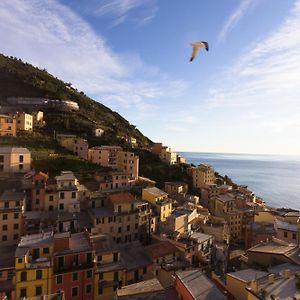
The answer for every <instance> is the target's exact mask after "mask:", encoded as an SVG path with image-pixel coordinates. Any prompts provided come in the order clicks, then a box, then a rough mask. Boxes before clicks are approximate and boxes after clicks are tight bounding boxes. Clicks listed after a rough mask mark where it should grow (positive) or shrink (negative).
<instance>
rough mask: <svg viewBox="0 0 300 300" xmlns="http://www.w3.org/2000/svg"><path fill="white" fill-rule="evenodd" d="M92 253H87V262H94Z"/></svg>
mask: <svg viewBox="0 0 300 300" xmlns="http://www.w3.org/2000/svg"><path fill="white" fill-rule="evenodd" d="M92 261H93V260H92V253H87V254H86V263H87V264H91V263H92Z"/></svg>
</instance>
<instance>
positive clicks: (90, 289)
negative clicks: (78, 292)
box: [85, 284, 92, 294]
mask: <svg viewBox="0 0 300 300" xmlns="http://www.w3.org/2000/svg"><path fill="white" fill-rule="evenodd" d="M91 292H92V285H91V284H88V285H86V286H85V293H86V294H90V293H91Z"/></svg>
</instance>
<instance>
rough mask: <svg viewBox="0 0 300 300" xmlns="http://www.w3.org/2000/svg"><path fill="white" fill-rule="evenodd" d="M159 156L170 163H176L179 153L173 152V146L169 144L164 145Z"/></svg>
mask: <svg viewBox="0 0 300 300" xmlns="http://www.w3.org/2000/svg"><path fill="white" fill-rule="evenodd" d="M159 158H160V159H161V160H162V161H164V162H166V163H167V164H169V165H175V164H176V163H177V153H176V152H172V150H171V148H169V147H167V146H163V147H162V149H161V152H160V153H159Z"/></svg>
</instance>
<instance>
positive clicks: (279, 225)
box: [274, 218, 298, 232]
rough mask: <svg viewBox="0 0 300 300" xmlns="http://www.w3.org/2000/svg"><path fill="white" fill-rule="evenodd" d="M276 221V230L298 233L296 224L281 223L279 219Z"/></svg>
mask: <svg viewBox="0 0 300 300" xmlns="http://www.w3.org/2000/svg"><path fill="white" fill-rule="evenodd" d="M274 221H275V223H274V226H275V228H276V227H277V228H278V229H284V230H287V231H293V232H297V231H298V229H297V225H296V224H290V223H288V222H284V221H281V220H279V219H277V218H275V220H274Z"/></svg>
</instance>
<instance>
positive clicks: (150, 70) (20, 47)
mask: <svg viewBox="0 0 300 300" xmlns="http://www.w3.org/2000/svg"><path fill="white" fill-rule="evenodd" d="M119 2H120V3H121V2H122V3H123V1H119ZM124 2H125V3H127V6H126V5H125V7H123V9H122V11H123V12H126V11H128V9H129V7H134V6H135V5H137V3H135V4H134V3H133V2H132V1H124ZM129 2H130V3H131V6H130V5H129V4H128V3H129ZM136 2H138V1H136ZM112 3H116V1H112ZM115 5H116V4H115ZM107 9H108V8H107ZM0 19H1V22H0V38H1V44H0V52H2V53H4V54H6V55H9V56H10V55H13V56H16V57H20V58H22V59H23V60H24V61H27V62H30V63H32V64H34V65H36V66H39V67H43V68H46V69H47V70H48V71H49V72H50V73H53V74H54V75H55V76H57V77H59V78H61V79H63V80H65V81H67V82H72V84H73V86H75V87H77V88H78V89H79V90H83V91H85V92H86V93H87V94H88V95H90V96H93V97H94V98H95V99H99V100H101V102H102V103H104V104H106V105H108V106H109V107H111V108H112V109H115V110H118V111H121V112H122V113H124V112H130V111H132V108H135V114H133V113H132V114H131V115H130V116H131V117H134V116H135V115H137V114H138V113H137V112H141V113H142V112H144V111H145V110H146V108H147V107H151V108H153V109H154V108H155V107H158V106H159V102H158V99H159V97H161V96H162V95H164V96H169V97H172V96H176V95H177V94H180V93H182V92H183V90H184V89H185V88H186V83H185V82H183V81H181V80H176V79H173V78H171V77H170V76H168V75H166V74H163V73H162V72H161V71H160V70H159V68H158V67H153V66H148V65H146V64H145V63H144V62H143V61H142V59H141V58H140V57H139V55H138V54H131V55H130V54H128V53H127V54H126V55H125V54H123V53H122V52H118V53H116V52H114V51H112V50H111V48H110V47H109V45H108V44H107V42H106V41H105V39H104V38H103V37H102V36H99V35H98V34H96V33H95V32H94V31H93V29H92V28H91V27H90V26H89V24H88V23H86V22H85V21H84V20H83V19H82V18H81V17H80V16H78V15H77V14H75V13H74V12H73V11H72V10H71V9H70V8H68V7H67V6H65V5H62V4H61V3H60V2H58V1H50V0H48V1H47V0H45V1H44V0H27V1H23V0H2V1H0ZM45 20H47V21H45ZM127 117H129V116H127Z"/></svg>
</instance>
